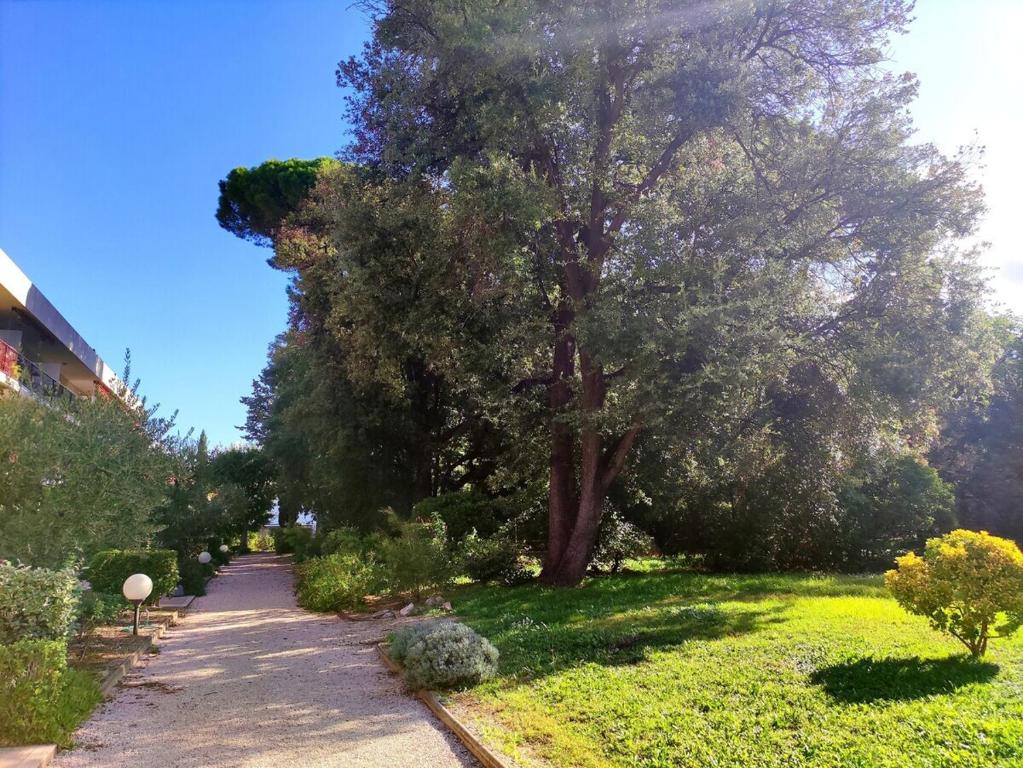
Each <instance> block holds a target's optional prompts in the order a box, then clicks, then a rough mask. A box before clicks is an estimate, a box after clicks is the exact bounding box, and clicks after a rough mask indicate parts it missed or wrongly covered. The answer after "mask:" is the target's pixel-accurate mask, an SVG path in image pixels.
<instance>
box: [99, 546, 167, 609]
mask: <svg viewBox="0 0 1023 768" xmlns="http://www.w3.org/2000/svg"><path fill="white" fill-rule="evenodd" d="M135 573H144V574H145V575H146V576H148V577H149V578H150V579H152V580H153V592H152V594H151V595H150V596H149V598H148V600H147V601H146V602H148V603H155V602H156V601H157V600H159V599H160V598H161V597H163V596H164V595H166V594H167V593H169V592H171V591H172V590H173V589H174V588H175V587H176V586H177V585H178V580H179V578H180V576H179V574H178V556H177V553H175V552H174V551H173V550H170V549H108V550H105V551H103V552H97V553H96V555H95V556H94V557H93V558H92V560H90V561H89V566H88V568H87V569H86V576H87V578H88V579H89V583H90V584H92V588H93V589H94V590H96V591H97V592H105V593H107V594H111V595H118V594H120V593H121V588H122V587H123V586H124V582H125V579H127V578H128V577H129V576H131V575H132V574H135Z"/></svg>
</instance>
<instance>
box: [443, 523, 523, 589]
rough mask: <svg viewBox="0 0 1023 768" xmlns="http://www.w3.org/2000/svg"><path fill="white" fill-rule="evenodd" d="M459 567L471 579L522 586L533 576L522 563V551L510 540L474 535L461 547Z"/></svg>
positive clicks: (474, 533) (463, 540) (464, 541)
mask: <svg viewBox="0 0 1023 768" xmlns="http://www.w3.org/2000/svg"><path fill="white" fill-rule="evenodd" d="M458 565H459V567H460V568H461V570H463V571H464V572H465V573H466V574H467V575H468V576H469V577H470V578H471V579H473V580H474V581H479V582H488V581H500V582H501V583H502V584H507V585H511V584H520V583H522V582H523V581H528V580H529V579H531V578H532V575H531V574H530V573H529V571H527V570H526V569H525V568H523V567H522V564H521V563H520V562H519V547H518V545H517V544H516V543H515V542H514V541H512V540H511V539H510V538H508V537H507V536H492V537H490V538H488V539H484V538H482V537H480V536H479V534H477V533H476V531H470V532H469V534H468V535H467V536H465V537H464V538H463V539H462V541H461V543H460V544H459V545H458Z"/></svg>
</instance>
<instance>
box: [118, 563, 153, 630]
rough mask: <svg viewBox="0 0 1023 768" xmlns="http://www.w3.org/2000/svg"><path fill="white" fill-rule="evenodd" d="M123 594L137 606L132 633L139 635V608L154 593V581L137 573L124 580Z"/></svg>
mask: <svg viewBox="0 0 1023 768" xmlns="http://www.w3.org/2000/svg"><path fill="white" fill-rule="evenodd" d="M121 592H122V593H124V596H125V597H126V598H127V599H128V601H129V602H131V603H133V604H134V605H135V622H134V623H133V624H132V628H131V633H132V634H133V635H137V634H138V633H139V608H140V607H141V606H142V603H143V602H144V601H145V599H146V598H147V597H149V596H150V595H151V594H152V593H153V580H152V579H151V578H149V577H148V576H146V574H144V573H135V574H132V575H131V576H129V577H128V578H127V579H125V580H124V586H123V587H121Z"/></svg>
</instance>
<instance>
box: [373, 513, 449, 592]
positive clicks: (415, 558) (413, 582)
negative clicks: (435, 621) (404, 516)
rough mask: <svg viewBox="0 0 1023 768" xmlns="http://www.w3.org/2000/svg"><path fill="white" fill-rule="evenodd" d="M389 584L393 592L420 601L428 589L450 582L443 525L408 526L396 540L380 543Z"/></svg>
mask: <svg viewBox="0 0 1023 768" xmlns="http://www.w3.org/2000/svg"><path fill="white" fill-rule="evenodd" d="M380 549H381V553H382V555H383V558H384V564H385V565H386V567H387V577H388V583H389V584H390V586H391V588H392V590H394V591H395V592H411V593H412V597H413V598H414V599H415V600H419V599H420V598H421V597H422V595H423V593H424V592H425V591H427V590H428V589H432V588H435V587H441V586H443V585H445V584H447V582H448V581H449V580H450V579H451V575H452V567H451V559H450V557H449V556H448V550H447V544H446V542H445V540H444V526H443V524H442V523H436V524H434V523H429V524H423V523H408V524H406V525H405V526H404V528H403V529H402V532H401V536H399V537H398V538H397V539H388V540H384V541H382V542H381V544H380Z"/></svg>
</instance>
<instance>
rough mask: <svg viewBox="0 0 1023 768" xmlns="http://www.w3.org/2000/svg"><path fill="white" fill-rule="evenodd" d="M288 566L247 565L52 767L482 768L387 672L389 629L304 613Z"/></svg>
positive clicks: (220, 582) (175, 632) (255, 559)
mask: <svg viewBox="0 0 1023 768" xmlns="http://www.w3.org/2000/svg"><path fill="white" fill-rule="evenodd" d="M291 584H292V581H291V571H290V566H289V564H288V561H287V559H286V558H282V557H279V556H277V555H250V556H247V557H243V558H239V559H237V560H235V561H234V563H232V564H231V565H230V566H228V567H227V568H225V569H224V570H223V572H222V575H221V576H220V577H219V578H217V579H214V580H213V581H211V582H210V585H209V589H210V592H209V594H208V595H207V596H206V597H203V598H200V599H199V600H197V601H196V603H195V604H193V608H192V610H191V611H190V612H189V613H188V615H187V617H186V618H185V619H184V620H183V621H182V623H181V624H179V625H178V626H177V627H175V628H173V629H171V630H170V631H169V632H168V633H167V634H166V635H165V636H164V639H163V640H162V641H161V642H160V646H159V648H160V653H159V654H158V655H154V656H151V657H149V659H150V660H149V661H148V662H147V663H146V665H145V666H144V667H142V668H139V669H138V670H136V673H135V674H133V675H131V676H129V677H127V678H125V681H124V683H123V684H122V686H121V688H120V689H119V691H118V692H117V695H116V697H115V698H114V699H112V700H111V701H109V702H107V703H106V704H105V705H103V706H102V707H101V709H100V710H99V711H98V712H96V713H95V714H94V715H93V717H92V719H91V720H90V721H89V722H88V723H86V724H85V725H84V726H83V727H82V729H81V730H80V731H79V732H78V734H77V738H76V741H77V747H76V748H75V749H73V750H72V751H70V752H65V753H63V754H62V755H60V757H59V758H58V759H57V761H56V765H57V766H64V767H65V768H86V767H87V766H89V767H91V766H103V767H104V768H111V767H113V766H132V768H135V767H136V766H140V765H141V766H160V767H161V768H164V767H166V768H171V767H172V766H229V767H231V768H242V767H244V768H264V767H269V766H287V767H288V768H300V767H308V768H326V767H327V766H360V767H361V766H366V767H369V766H381V767H383V766H388V767H391V766H401V768H412V767H413V766H431V768H432V767H433V766H437V767H438V768H442V767H444V766H475V765H476V763H475V762H474V761H473V759H472V758H471V757H470V756H469V755H468V754H467V753H466V752H465V750H464V749H463V748H462V747H461V745H460V744H459V743H458V742H457V741H456V740H455V739H454V738H453V737H451V736H450V735H449V734H448V733H447V732H446V731H444V730H443V727H442V726H441V725H440V724H439V723H438V722H436V720H434V718H433V716H432V714H431V713H430V711H429V710H428V709H426V707H425V705H423V704H422V703H421V702H420V701H419V700H418V699H414V698H412V697H410V696H408V695H406V694H404V693H402V691H401V686H400V683H399V682H398V681H397V680H396V679H394V678H392V677H391V676H390V675H389V674H388V673H387V672H386V671H385V670H384V669H383V667H382V665H381V664H380V662H379V660H378V658H377V655H376V651H375V649H374V648H373V647H372V645H369V644H367V643H368V641H370V640H372V639H374V638H379V637H380V635H382V634H383V633H384V632H385V631H386V625H382V624H380V623H379V622H376V621H366V622H354V621H345V620H342V619H338V618H333V617H325V616H322V615H317V614H312V613H308V612H306V611H303V610H302V609H300V608H298V607H297V606H296V605H295V599H294V596H293V594H292V587H291Z"/></svg>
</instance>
